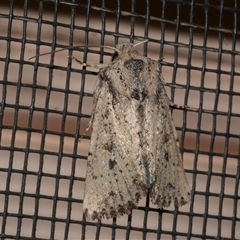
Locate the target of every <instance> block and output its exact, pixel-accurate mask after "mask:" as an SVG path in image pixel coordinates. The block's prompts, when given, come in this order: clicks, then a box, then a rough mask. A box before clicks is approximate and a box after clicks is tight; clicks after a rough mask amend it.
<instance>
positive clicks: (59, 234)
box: [0, 0, 240, 239]
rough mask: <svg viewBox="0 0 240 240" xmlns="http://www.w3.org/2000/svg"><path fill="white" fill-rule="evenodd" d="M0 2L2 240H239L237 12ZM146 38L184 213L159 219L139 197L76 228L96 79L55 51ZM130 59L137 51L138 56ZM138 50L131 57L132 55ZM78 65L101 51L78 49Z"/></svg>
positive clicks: (233, 6) (197, 4) (196, 5)
mask: <svg viewBox="0 0 240 240" xmlns="http://www.w3.org/2000/svg"><path fill="white" fill-rule="evenodd" d="M125 2H126V1H120V0H118V1H104V0H102V1H91V0H88V1H87V0H86V1H74V0H72V1H47V0H46V1H36V2H35V1H27V0H25V1H13V0H10V1H1V3H0V4H1V5H0V6H1V7H0V19H1V30H0V92H1V95H0V97H1V115H0V139H1V140H0V141H1V142H0V229H1V232H0V236H1V239H80V238H81V239H177V238H178V239H223V238H224V239H240V233H239V230H238V229H239V228H240V211H239V208H240V201H239V199H240V197H239V196H240V190H239V174H240V166H239V156H240V152H239V132H240V130H239V122H240V113H239V106H238V105H239V102H240V68H239V66H240V56H239V55H240V42H239V35H240V29H239V26H238V25H239V24H238V23H239V14H240V10H239V6H238V4H239V2H238V1H237V0H235V1H223V0H222V1H220V0H219V1H207V0H206V1H205V2H204V3H203V1H197V0H196V1H194V0H192V1H177V0H176V1H174V0H171V1H170V0H169V1H167V0H166V1H164V0H163V1H160V0H159V1H156V0H155V1H153V0H151V1H150V0H145V1H134V0H132V1H129V2H128V3H125ZM140 38H141V39H142V38H147V39H149V42H148V43H147V44H145V45H144V47H142V48H143V51H142V52H143V54H144V55H148V56H149V57H152V58H153V59H158V58H161V57H164V61H163V75H164V77H165V79H166V82H167V83H168V84H169V85H170V87H168V89H167V90H168V93H169V96H170V97H171V99H172V100H173V101H174V102H176V103H178V104H187V105H189V106H190V107H195V108H197V109H198V110H197V111H195V110H191V109H190V110H184V111H182V110H177V109H173V117H174V120H175V122H176V127H177V130H178V133H179V140H180V142H181V147H182V151H183V158H184V165H185V168H186V172H187V177H188V180H189V182H190V183H191V187H192V193H193V194H192V203H191V204H190V205H188V206H184V207H182V208H179V210H177V209H174V208H168V209H164V210H162V211H159V210H158V209H156V208H155V207H154V206H152V205H151V204H149V201H148V199H142V200H141V202H140V204H139V208H138V209H136V210H134V211H133V214H132V215H131V216H123V217H122V218H120V219H113V220H112V219H110V220H106V219H103V220H102V221H101V222H96V221H91V222H87V221H85V218H84V216H83V214H82V198H83V188H84V180H85V179H84V177H85V167H86V159H87V157H86V156H87V152H88V145H89V139H90V135H91V134H90V133H89V135H88V136H87V137H85V138H84V139H83V140H82V141H81V142H79V137H80V136H81V134H82V133H83V131H84V129H85V128H86V126H87V124H88V120H89V117H90V114H91V100H92V99H91V98H92V91H93V88H94V81H95V80H96V75H97V72H96V69H89V68H87V69H85V68H83V67H82V66H78V65H75V63H71V61H70V60H68V59H67V56H68V55H69V54H72V51H70V53H69V52H68V51H66V52H65V53H59V54H57V53H56V54H54V53H52V54H50V55H48V56H44V57H40V58H39V57H37V58H36V59H35V60H34V61H33V60H31V61H29V60H28V59H29V57H31V56H33V55H38V54H40V53H43V52H48V51H52V50H54V49H56V48H58V47H67V46H76V45H88V44H89V45H90V44H99V45H111V46H114V45H115V44H116V43H118V42H127V41H131V42H133V41H137V39H140ZM139 49H141V48H139ZM139 51H140V50H139ZM73 55H74V56H76V57H77V58H79V59H81V60H83V61H84V62H109V61H110V56H111V52H106V50H105V49H104V51H103V50H98V49H87V48H85V49H84V48H81V49H78V52H75V51H74V53H73Z"/></svg>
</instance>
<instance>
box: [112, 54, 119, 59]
mask: <svg viewBox="0 0 240 240" xmlns="http://www.w3.org/2000/svg"><path fill="white" fill-rule="evenodd" d="M117 57H118V52H115V53H114V54H113V55H112V61H114V60H115V59H116V58H117Z"/></svg>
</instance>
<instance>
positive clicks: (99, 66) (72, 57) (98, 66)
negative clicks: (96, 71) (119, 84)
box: [68, 56, 108, 68]
mask: <svg viewBox="0 0 240 240" xmlns="http://www.w3.org/2000/svg"><path fill="white" fill-rule="evenodd" d="M68 58H69V59H72V60H74V61H75V62H77V63H79V64H81V65H83V66H84V67H93V68H105V67H107V66H108V65H107V64H99V63H96V64H94V63H93V64H89V63H84V62H82V61H80V60H78V59H77V58H75V57H74V56H68Z"/></svg>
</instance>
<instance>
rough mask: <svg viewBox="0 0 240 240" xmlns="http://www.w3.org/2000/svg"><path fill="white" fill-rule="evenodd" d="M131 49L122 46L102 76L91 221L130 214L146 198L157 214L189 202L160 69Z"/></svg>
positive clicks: (90, 171)
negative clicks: (173, 205)
mask: <svg viewBox="0 0 240 240" xmlns="http://www.w3.org/2000/svg"><path fill="white" fill-rule="evenodd" d="M129 46H130V47H129ZM131 46H132V45H131V44H129V45H124V44H123V45H119V49H120V50H121V51H122V54H120V55H119V56H118V57H117V58H116V59H115V60H114V61H113V62H112V63H111V64H109V65H105V67H103V68H102V69H100V72H99V79H98V82H97V86H96V90H95V94H94V110H93V115H92V128H93V131H92V136H91V144H90V151H89V156H88V165H87V175H86V185H85V195H84V203H83V205H84V206H83V208H84V211H85V214H86V216H87V218H90V219H96V218H97V219H101V218H102V217H107V218H109V217H118V216H121V215H123V214H125V213H126V214H129V213H130V212H131V210H132V208H134V207H136V206H137V203H138V200H139V199H140V198H141V197H142V196H144V195H146V194H147V193H148V192H149V193H150V197H151V200H152V202H153V203H154V204H157V206H158V207H159V208H162V207H167V206H169V205H170V204H171V202H172V201H174V203H175V206H177V207H178V206H181V205H183V204H185V203H187V202H189V201H190V189H189V185H188V182H187V179H186V176H185V172H184V169H183V163H182V158H181V154H180V150H179V146H178V141H177V135H176V130H175V126H174V123H173V120H172V116H171V113H170V110H169V105H170V101H169V98H168V97H167V95H166V91H165V89H164V81H163V78H162V76H161V69H160V63H159V62H157V61H154V60H151V59H149V58H146V57H144V56H142V55H141V54H139V53H137V52H136V51H132V49H131ZM128 47H129V49H128ZM125 48H126V51H125Z"/></svg>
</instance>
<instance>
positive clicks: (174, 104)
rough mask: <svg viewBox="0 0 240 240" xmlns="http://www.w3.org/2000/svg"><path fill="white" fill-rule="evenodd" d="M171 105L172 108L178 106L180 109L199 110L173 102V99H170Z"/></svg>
mask: <svg viewBox="0 0 240 240" xmlns="http://www.w3.org/2000/svg"><path fill="white" fill-rule="evenodd" d="M169 107H170V108H178V109H185V110H186V109H188V110H192V111H195V112H196V111H198V109H197V108H192V107H189V106H188V105H178V104H176V103H173V102H171V101H169Z"/></svg>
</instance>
